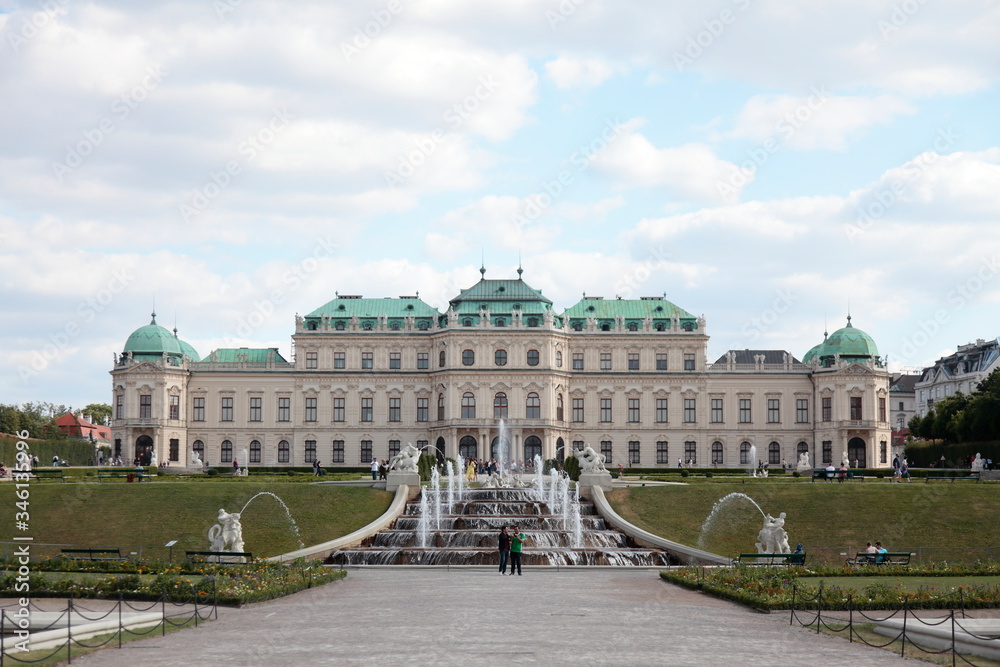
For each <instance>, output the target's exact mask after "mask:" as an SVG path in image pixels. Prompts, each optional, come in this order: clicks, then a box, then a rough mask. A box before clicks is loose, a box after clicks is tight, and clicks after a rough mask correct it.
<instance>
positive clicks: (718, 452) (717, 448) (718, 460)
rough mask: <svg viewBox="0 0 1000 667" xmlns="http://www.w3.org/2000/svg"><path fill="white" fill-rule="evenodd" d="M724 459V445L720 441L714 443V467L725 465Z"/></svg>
mask: <svg viewBox="0 0 1000 667" xmlns="http://www.w3.org/2000/svg"><path fill="white" fill-rule="evenodd" d="M722 459H723V454H722V443H721V442H718V441H716V442H713V443H712V465H713V466H721V465H722V464H723V463H724V461H723V460H722Z"/></svg>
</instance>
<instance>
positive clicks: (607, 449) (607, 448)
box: [601, 440, 611, 465]
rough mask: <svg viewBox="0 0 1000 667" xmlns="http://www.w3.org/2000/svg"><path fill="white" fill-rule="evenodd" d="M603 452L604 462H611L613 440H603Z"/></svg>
mask: <svg viewBox="0 0 1000 667" xmlns="http://www.w3.org/2000/svg"><path fill="white" fill-rule="evenodd" d="M601 454H602V455H603V456H604V463H606V464H608V465H610V464H611V441H610V440H601Z"/></svg>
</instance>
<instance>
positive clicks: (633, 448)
mask: <svg viewBox="0 0 1000 667" xmlns="http://www.w3.org/2000/svg"><path fill="white" fill-rule="evenodd" d="M628 463H629V465H632V466H637V465H639V441H638V440H629V441H628Z"/></svg>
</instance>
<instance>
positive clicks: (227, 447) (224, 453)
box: [220, 440, 246, 464]
mask: <svg viewBox="0 0 1000 667" xmlns="http://www.w3.org/2000/svg"><path fill="white" fill-rule="evenodd" d="M220 456H221V457H222V462H223V463H229V462H230V461H232V460H233V443H232V442H231V441H229V440H223V441H222V449H221V451H220ZM245 463H246V462H245V461H244V464H245Z"/></svg>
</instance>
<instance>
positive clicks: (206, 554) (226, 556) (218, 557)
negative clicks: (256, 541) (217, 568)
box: [186, 551, 253, 563]
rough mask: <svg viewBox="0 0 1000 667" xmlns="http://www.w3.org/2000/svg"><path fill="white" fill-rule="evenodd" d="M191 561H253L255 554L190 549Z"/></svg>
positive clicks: (189, 559)
mask: <svg viewBox="0 0 1000 667" xmlns="http://www.w3.org/2000/svg"><path fill="white" fill-rule="evenodd" d="M186 554H187V559H188V561H189V562H194V561H197V560H205V561H208V562H211V563H252V562H253V554H252V553H250V552H249V551H188V552H186Z"/></svg>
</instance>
